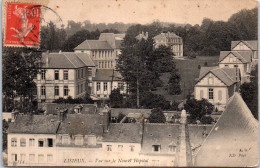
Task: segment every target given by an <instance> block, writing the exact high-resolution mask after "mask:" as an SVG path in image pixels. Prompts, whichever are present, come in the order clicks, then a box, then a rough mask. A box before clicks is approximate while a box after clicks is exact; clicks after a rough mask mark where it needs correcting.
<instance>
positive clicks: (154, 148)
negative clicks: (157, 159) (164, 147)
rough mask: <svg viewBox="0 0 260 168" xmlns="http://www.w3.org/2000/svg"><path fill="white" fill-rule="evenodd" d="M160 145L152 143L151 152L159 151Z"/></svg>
mask: <svg viewBox="0 0 260 168" xmlns="http://www.w3.org/2000/svg"><path fill="white" fill-rule="evenodd" d="M160 150H161V145H153V152H160Z"/></svg>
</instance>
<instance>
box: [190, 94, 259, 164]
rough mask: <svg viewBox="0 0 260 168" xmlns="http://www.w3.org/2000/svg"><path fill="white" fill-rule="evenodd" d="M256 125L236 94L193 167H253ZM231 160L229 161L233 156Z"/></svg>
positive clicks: (257, 159) (255, 161) (256, 161)
mask: <svg viewBox="0 0 260 168" xmlns="http://www.w3.org/2000/svg"><path fill="white" fill-rule="evenodd" d="M258 127H259V124H258V121H257V120H256V119H255V118H254V117H253V115H252V113H251V111H250V110H249V108H248V107H247V105H246V104H245V102H244V101H243V99H242V97H241V96H240V95H239V93H235V94H234V95H233V96H232V97H231V98H230V100H229V102H228V104H227V107H226V110H225V111H224V112H223V113H222V115H221V117H220V118H219V120H218V121H217V123H216V124H215V125H214V127H213V129H212V131H211V132H210V134H209V136H208V137H207V138H206V140H205V141H204V143H203V144H202V147H201V149H200V150H199V152H198V154H197V156H196V160H195V166H200V167H205V166H206V167H213V166H217V167H222V166H225V167H230V166H232V167H253V166H257V165H258V162H259V153H258ZM233 154H235V155H236V156H235V157H230V155H231V156H234V155H233Z"/></svg>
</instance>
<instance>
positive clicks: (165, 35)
mask: <svg viewBox="0 0 260 168" xmlns="http://www.w3.org/2000/svg"><path fill="white" fill-rule="evenodd" d="M156 38H181V37H180V36H178V35H176V34H175V33H171V32H167V33H161V34H158V35H157V36H155V37H154V39H156Z"/></svg>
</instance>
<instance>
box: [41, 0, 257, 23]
mask: <svg viewBox="0 0 260 168" xmlns="http://www.w3.org/2000/svg"><path fill="white" fill-rule="evenodd" d="M47 6H48V7H49V8H51V9H52V10H53V11H55V12H56V13H57V15H58V16H60V18H61V19H62V22H63V24H65V25H66V24H67V21H68V20H73V21H75V22H82V21H85V20H90V21H91V23H114V22H123V23H141V24H147V23H151V22H153V21H154V20H160V21H162V22H173V23H180V24H187V23H189V24H191V25H195V24H199V25H200V24H201V22H202V20H203V18H205V17H207V18H210V19H212V20H215V21H217V20H222V21H227V20H228V18H229V17H230V16H231V15H232V14H234V13H236V12H238V11H240V10H241V9H252V8H255V7H257V1H256V0H50V1H49V3H48V4H47ZM45 17H47V19H54V18H55V16H54V15H52V14H51V12H49V14H48V15H47V14H46V16H45ZM56 17H57V16H56ZM47 19H46V20H47Z"/></svg>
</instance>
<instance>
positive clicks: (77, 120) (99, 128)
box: [58, 114, 103, 136]
mask: <svg viewBox="0 0 260 168" xmlns="http://www.w3.org/2000/svg"><path fill="white" fill-rule="evenodd" d="M102 124H103V118H102V116H100V115H99V114H67V117H66V118H65V119H64V121H62V122H61V124H60V127H59V130H58V134H69V135H77V134H80V135H90V134H95V135H97V136H101V135H102V134H103V125H102Z"/></svg>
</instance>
